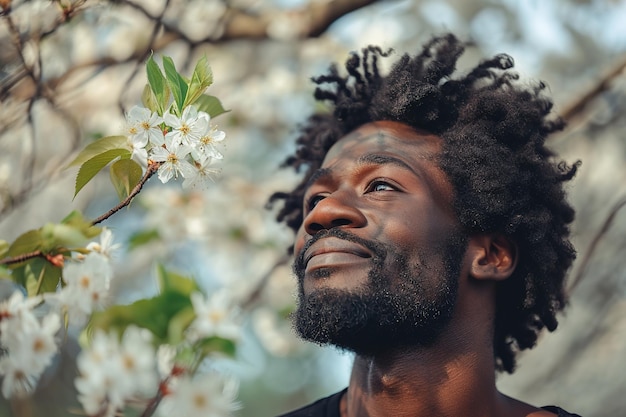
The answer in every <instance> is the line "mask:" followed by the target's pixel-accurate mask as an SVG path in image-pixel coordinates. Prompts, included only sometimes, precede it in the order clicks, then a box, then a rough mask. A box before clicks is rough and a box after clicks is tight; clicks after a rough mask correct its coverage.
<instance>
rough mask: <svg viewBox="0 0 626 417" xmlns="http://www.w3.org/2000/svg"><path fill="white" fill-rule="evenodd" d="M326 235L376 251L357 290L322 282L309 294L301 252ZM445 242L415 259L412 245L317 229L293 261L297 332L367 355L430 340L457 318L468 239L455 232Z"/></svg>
mask: <svg viewBox="0 0 626 417" xmlns="http://www.w3.org/2000/svg"><path fill="white" fill-rule="evenodd" d="M328 236H334V237H338V238H341V239H345V240H348V241H351V242H355V243H357V244H360V245H362V246H364V247H366V248H367V249H369V250H370V251H371V252H372V254H373V256H372V257H371V258H370V261H371V264H372V265H371V268H370V270H369V272H368V278H367V281H366V283H365V284H364V285H363V286H361V287H360V288H358V289H357V290H356V291H355V290H341V289H334V288H324V289H320V290H315V291H314V292H312V293H311V294H304V288H303V287H304V285H303V281H304V274H305V269H306V265H305V264H304V261H303V258H304V252H305V251H306V249H307V248H308V247H309V246H310V245H311V244H313V243H314V242H315V241H317V240H319V239H321V238H324V237H328ZM440 246H441V247H434V248H433V247H431V248H429V253H428V254H427V253H424V252H425V251H418V252H417V257H413V258H412V259H413V261H410V257H409V253H408V250H405V251H404V252H402V251H398V250H393V249H392V248H391V247H388V246H386V245H384V244H381V243H378V242H372V241H368V240H364V239H361V238H358V237H356V236H354V235H352V234H350V233H347V232H345V231H343V230H340V229H330V230H328V231H323V232H319V233H317V234H316V235H315V236H314V237H313V238H312V239H311V241H309V242H308V243H307V245H306V246H305V247H304V248H303V250H302V251H301V253H300V254H299V256H298V257H297V258H296V260H295V262H294V272H295V274H296V276H297V278H298V286H299V302H298V308H297V310H296V311H295V313H294V315H293V319H294V327H295V330H296V333H297V334H298V335H299V336H300V337H301V338H303V339H305V340H309V341H312V342H315V343H318V344H320V345H327V344H331V345H335V346H337V347H339V348H341V349H345V350H349V351H352V352H355V353H356V354H358V355H362V356H374V355H377V354H379V353H381V352H385V351H390V350H399V349H400V350H401V349H407V348H411V347H427V346H430V345H432V344H433V343H434V342H435V341H436V340H437V337H438V336H439V335H440V334H441V332H442V331H443V330H444V329H445V328H446V326H447V324H448V323H449V322H450V319H451V318H452V314H453V311H454V306H455V304H456V299H457V292H458V278H459V274H460V268H461V260H462V257H463V254H464V252H465V249H466V246H467V240H466V238H465V237H463V236H461V234H460V233H453V234H452V235H451V236H450V237H449V238H448V239H447V240H445V241H444V242H443V243H442V244H441V245H440ZM412 252H414V250H412ZM425 261H428V262H425ZM315 272H316V274H315V276H314V278H313V279H324V278H325V276H330V275H331V274H332V270H328V269H323V268H322V269H319V270H316V271H315Z"/></svg>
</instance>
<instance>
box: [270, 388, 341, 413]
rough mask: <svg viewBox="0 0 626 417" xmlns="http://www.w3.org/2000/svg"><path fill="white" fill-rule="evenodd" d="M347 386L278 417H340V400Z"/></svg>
mask: <svg viewBox="0 0 626 417" xmlns="http://www.w3.org/2000/svg"><path fill="white" fill-rule="evenodd" d="M346 390H347V388H346V389H344V390H342V391H339V392H337V393H335V394H333V395H330V396H328V397H325V398H322V399H321V400H317V401H315V402H314V403H311V404H309V405H307V406H304V407H302V408H298V409H297V410H294V411H291V412H289V413H287V414H281V415H280V416H278V417H340V416H339V402H340V401H341V397H342V396H343V394H344V393H345V392H346Z"/></svg>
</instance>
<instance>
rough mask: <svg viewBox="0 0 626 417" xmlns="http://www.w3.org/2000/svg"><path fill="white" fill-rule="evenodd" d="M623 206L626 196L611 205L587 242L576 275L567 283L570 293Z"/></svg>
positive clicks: (625, 202)
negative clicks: (595, 231) (594, 233)
mask: <svg viewBox="0 0 626 417" xmlns="http://www.w3.org/2000/svg"><path fill="white" fill-rule="evenodd" d="M624 206H626V197H624V198H622V199H621V200H620V201H618V202H617V203H616V204H615V205H614V206H613V208H612V209H611V211H610V212H609V215H608V216H607V217H606V219H605V220H604V223H603V224H602V227H601V228H600V230H598V232H597V233H596V235H595V236H594V237H593V240H592V241H591V243H590V244H589V248H587V252H586V253H585V256H584V257H583V259H582V261H581V263H580V267H578V271H577V273H576V276H575V277H574V278H573V279H572V281H571V283H570V285H569V288H568V291H569V292H570V293H571V292H572V291H574V289H575V288H576V287H577V286H578V284H579V283H580V281H581V280H582V277H583V274H584V273H585V271H586V270H587V265H588V264H589V261H590V260H591V257H592V256H593V254H594V252H595V251H596V248H597V246H598V244H599V243H600V240H601V239H602V238H603V237H604V235H606V233H607V232H608V231H609V228H610V227H611V225H612V224H613V221H614V220H615V216H616V215H617V212H618V211H620V210H621V208H622V207H624Z"/></svg>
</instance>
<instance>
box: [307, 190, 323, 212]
mask: <svg viewBox="0 0 626 417" xmlns="http://www.w3.org/2000/svg"><path fill="white" fill-rule="evenodd" d="M324 198H326V197H325V196H323V195H320V194H317V195H314V196H312V197H311V198H309V199H308V200H307V202H306V207H307V209H308V210H309V211H310V210H313V209H314V208H315V206H317V203H319V202H320V201H322V200H323V199H324Z"/></svg>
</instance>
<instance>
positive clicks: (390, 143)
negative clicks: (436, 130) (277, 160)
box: [324, 121, 442, 163]
mask: <svg viewBox="0 0 626 417" xmlns="http://www.w3.org/2000/svg"><path fill="white" fill-rule="evenodd" d="M441 144H442V139H441V138H440V137H439V136H436V135H434V134H432V133H429V132H426V131H422V130H417V129H414V128H413V127H411V126H409V125H406V124H404V123H400V122H394V121H379V122H372V123H368V124H365V125H362V126H360V127H358V128H357V129H355V130H353V131H352V132H350V133H348V134H347V135H345V136H343V137H342V138H340V139H339V140H338V141H337V142H336V143H335V144H334V145H333V146H332V147H331V149H330V150H329V151H328V153H327V154H326V157H325V159H324V163H326V162H328V161H329V160H331V159H333V158H335V157H337V156H338V155H339V154H341V155H342V156H343V157H345V156H349V157H352V158H354V159H358V158H360V157H361V156H362V155H363V154H364V153H366V152H376V151H385V150H388V149H391V148H394V147H396V146H397V147H400V149H403V150H406V151H408V152H410V153H411V154H412V156H413V157H415V158H419V159H432V158H433V157H434V156H435V155H436V154H438V153H439V152H440V151H441Z"/></svg>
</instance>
